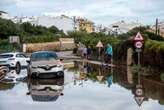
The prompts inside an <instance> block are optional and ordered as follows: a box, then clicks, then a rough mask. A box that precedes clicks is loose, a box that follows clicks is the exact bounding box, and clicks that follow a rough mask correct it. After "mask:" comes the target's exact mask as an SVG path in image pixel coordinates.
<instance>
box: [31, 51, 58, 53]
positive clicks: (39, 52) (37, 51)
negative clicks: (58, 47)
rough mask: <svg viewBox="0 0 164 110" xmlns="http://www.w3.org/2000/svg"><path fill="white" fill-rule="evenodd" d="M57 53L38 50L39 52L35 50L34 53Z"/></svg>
mask: <svg viewBox="0 0 164 110" xmlns="http://www.w3.org/2000/svg"><path fill="white" fill-rule="evenodd" d="M46 52H47V53H56V52H55V51H37V52H33V53H32V54H34V53H46Z"/></svg>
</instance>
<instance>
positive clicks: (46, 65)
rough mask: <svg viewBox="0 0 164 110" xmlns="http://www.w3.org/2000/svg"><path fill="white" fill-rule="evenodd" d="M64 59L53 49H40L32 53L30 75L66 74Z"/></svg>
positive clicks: (49, 75)
mask: <svg viewBox="0 0 164 110" xmlns="http://www.w3.org/2000/svg"><path fill="white" fill-rule="evenodd" d="M61 61H62V59H59V58H58V56H57V54H56V53H55V52H53V51H39V52H34V53H32V54H31V61H30V71H29V74H28V75H29V77H31V76H32V77H39V78H52V77H56V76H64V69H63V68H64V67H63V64H62V62H61Z"/></svg>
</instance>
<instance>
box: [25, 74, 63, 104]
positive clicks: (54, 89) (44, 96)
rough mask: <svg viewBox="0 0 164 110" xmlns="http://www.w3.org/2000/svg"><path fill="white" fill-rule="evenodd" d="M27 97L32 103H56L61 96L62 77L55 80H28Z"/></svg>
mask: <svg viewBox="0 0 164 110" xmlns="http://www.w3.org/2000/svg"><path fill="white" fill-rule="evenodd" d="M27 84H28V92H27V95H30V96H31V97H32V100H33V101H38V102H50V101H56V100H57V99H58V98H59V96H62V95H63V89H64V77H61V78H55V79H31V80H28V83H27Z"/></svg>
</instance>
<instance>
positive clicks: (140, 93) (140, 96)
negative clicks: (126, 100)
mask: <svg viewBox="0 0 164 110" xmlns="http://www.w3.org/2000/svg"><path fill="white" fill-rule="evenodd" d="M134 99H135V101H136V102H137V104H138V105H139V106H141V104H142V103H143V101H144V99H145V98H144V92H143V88H142V85H137V86H136V91H135V96H134Z"/></svg>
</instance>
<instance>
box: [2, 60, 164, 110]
mask: <svg viewBox="0 0 164 110" xmlns="http://www.w3.org/2000/svg"><path fill="white" fill-rule="evenodd" d="M26 75H27V72H26V70H22V71H21V73H20V74H19V75H18V74H16V73H15V71H14V70H13V71H11V72H10V73H9V74H8V76H6V78H5V80H4V81H2V82H1V83H0V110H55V109H56V110H164V93H163V91H164V83H163V82H162V81H159V80H158V78H153V77H152V76H146V77H143V76H138V75H134V74H132V73H131V71H130V69H129V67H128V68H121V67H120V68H116V67H115V68H110V67H108V66H105V65H104V66H101V67H100V66H98V65H92V64H86V65H82V64H80V63H75V67H74V68H71V69H66V70H65V75H64V77H61V78H53V79H27V78H26ZM137 85H140V87H141V88H140V89H139V90H140V91H139V94H138V93H136V86H137Z"/></svg>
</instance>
